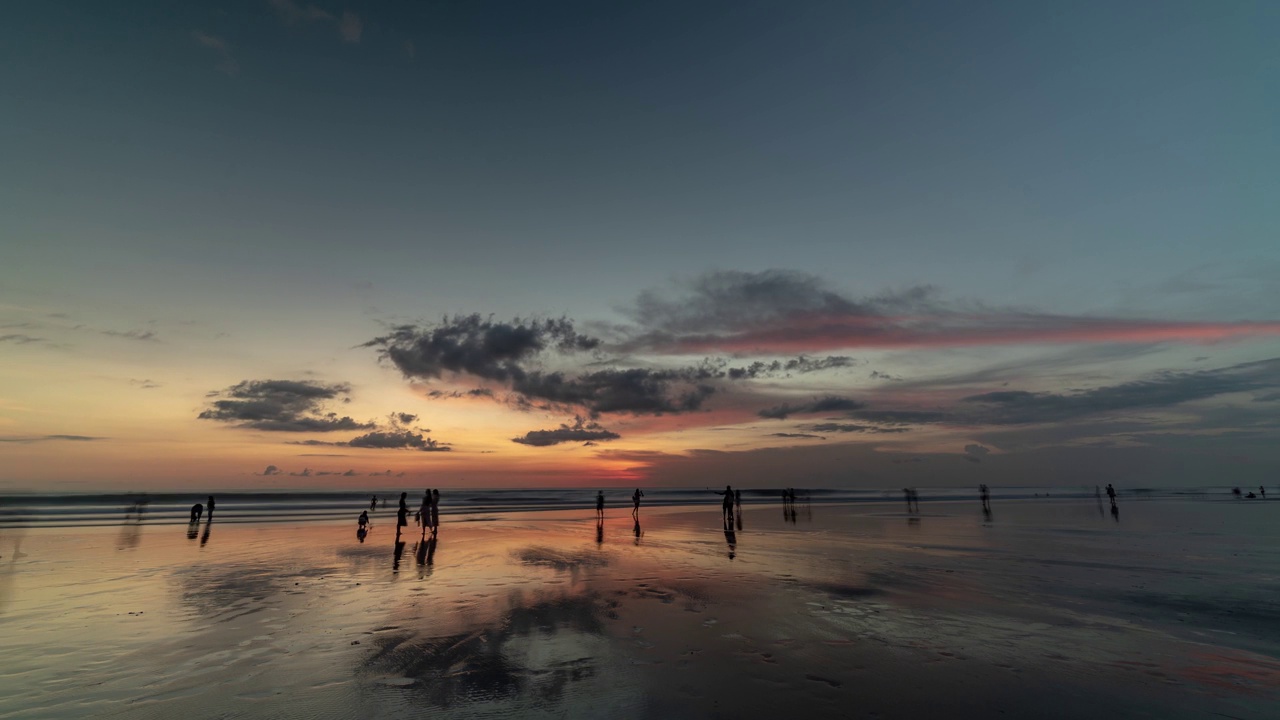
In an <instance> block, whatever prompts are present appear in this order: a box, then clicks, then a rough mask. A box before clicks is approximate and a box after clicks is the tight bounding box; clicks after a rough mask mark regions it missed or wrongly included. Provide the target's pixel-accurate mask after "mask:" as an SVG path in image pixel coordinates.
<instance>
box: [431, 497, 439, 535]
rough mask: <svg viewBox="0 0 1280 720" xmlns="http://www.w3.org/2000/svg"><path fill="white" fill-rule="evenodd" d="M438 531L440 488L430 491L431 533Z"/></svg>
mask: <svg viewBox="0 0 1280 720" xmlns="http://www.w3.org/2000/svg"><path fill="white" fill-rule="evenodd" d="M438 532H440V488H435V489H433V490H432V491H431V534H433V535H434V534H436V533H438Z"/></svg>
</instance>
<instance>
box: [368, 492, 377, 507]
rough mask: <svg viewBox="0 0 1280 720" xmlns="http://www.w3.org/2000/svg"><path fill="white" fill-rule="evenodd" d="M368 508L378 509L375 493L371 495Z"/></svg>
mask: <svg viewBox="0 0 1280 720" xmlns="http://www.w3.org/2000/svg"><path fill="white" fill-rule="evenodd" d="M369 509H370V510H377V509H378V496H377V495H374V496H373V499H372V500H370V501H369Z"/></svg>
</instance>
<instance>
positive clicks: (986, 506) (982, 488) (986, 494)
mask: <svg viewBox="0 0 1280 720" xmlns="http://www.w3.org/2000/svg"><path fill="white" fill-rule="evenodd" d="M978 495H979V496H980V497H981V498H982V511H983V512H986V513H990V512H991V491H989V490H987V485H986V483H983V484H981V485H979V486H978Z"/></svg>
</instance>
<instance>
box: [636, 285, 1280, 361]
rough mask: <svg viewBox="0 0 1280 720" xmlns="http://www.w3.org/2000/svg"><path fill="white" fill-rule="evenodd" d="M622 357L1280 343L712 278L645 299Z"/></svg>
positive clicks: (1202, 326) (1231, 333) (1246, 329)
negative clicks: (1234, 340) (869, 349)
mask: <svg viewBox="0 0 1280 720" xmlns="http://www.w3.org/2000/svg"><path fill="white" fill-rule="evenodd" d="M624 312H626V313H627V314H629V315H630V316H631V318H632V319H633V320H634V322H635V323H636V325H635V326H634V327H632V328H627V329H623V331H622V334H624V335H626V336H628V339H627V340H625V341H624V342H623V343H622V345H621V346H622V348H624V349H627V350H630V351H637V350H642V349H648V350H653V351H658V352H664V353H671V354H689V353H703V352H712V351H722V352H758V353H772V354H777V353H784V352H797V351H809V352H815V351H822V350H836V349H844V348H855V347H879V348H912V347H961V346H982V345H1004V344H1028V343H1046V342H1055V343H1081V342H1087V343H1103V342H1108V343H1152V342H1169V341H1176V342H1194V343H1203V342H1212V341H1216V340H1223V339H1227V338H1231V337H1243V336H1275V335H1280V323H1278V322H1167V321H1152V320H1143V319H1136V320H1135V319H1124V318H1099V317H1072V316H1061V315H1052V314H1048V313H1037V312H1027V311H1022V310H1013V309H1007V308H990V307H984V306H982V305H980V304H975V303H966V304H960V303H954V302H953V303H943V302H942V301H941V300H940V299H939V298H938V297H937V296H936V293H935V291H934V289H933V288H932V287H928V286H919V287H913V288H909V289H906V290H904V291H900V292H891V293H885V294H881V295H878V296H872V297H865V298H861V299H854V298H851V297H848V296H846V295H844V294H841V293H839V292H837V291H835V290H833V289H831V288H830V287H828V286H827V284H826V282H825V281H824V280H822V279H821V278H819V277H816V276H813V275H808V274H805V273H800V272H791V271H784V270H766V271H763V272H754V273H753V272H713V273H708V274H705V275H702V276H700V277H697V278H694V279H692V280H690V281H687V282H684V283H681V284H679V285H677V286H676V287H674V288H664V289H662V290H659V291H646V292H644V293H642V294H641V295H640V296H639V297H638V298H637V300H636V302H635V304H634V306H633V307H631V308H629V309H625V310H624Z"/></svg>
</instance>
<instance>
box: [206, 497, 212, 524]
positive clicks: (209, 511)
mask: <svg viewBox="0 0 1280 720" xmlns="http://www.w3.org/2000/svg"><path fill="white" fill-rule="evenodd" d="M204 509H205V511H206V512H208V513H209V519H210V520H212V519H213V496H212V495H210V496H209V502H207V503H205V504H204Z"/></svg>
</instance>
